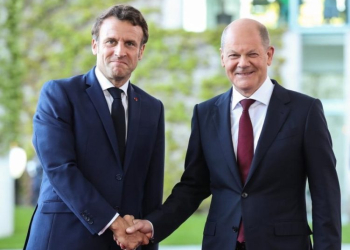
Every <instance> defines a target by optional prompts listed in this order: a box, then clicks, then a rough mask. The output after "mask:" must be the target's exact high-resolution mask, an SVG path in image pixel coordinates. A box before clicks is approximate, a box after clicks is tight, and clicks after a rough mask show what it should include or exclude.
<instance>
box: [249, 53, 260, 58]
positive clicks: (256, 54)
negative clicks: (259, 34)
mask: <svg viewBox="0 0 350 250" xmlns="http://www.w3.org/2000/svg"><path fill="white" fill-rule="evenodd" d="M249 56H250V57H253V58H254V57H258V56H259V54H258V53H250V54H249Z"/></svg>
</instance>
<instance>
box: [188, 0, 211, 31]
mask: <svg viewBox="0 0 350 250" xmlns="http://www.w3.org/2000/svg"><path fill="white" fill-rule="evenodd" d="M182 8H183V28H184V29H185V30H187V31H194V32H202V31H204V30H205V29H206V26H207V7H206V0H182Z"/></svg>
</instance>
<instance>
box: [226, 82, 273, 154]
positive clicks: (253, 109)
mask: <svg viewBox="0 0 350 250" xmlns="http://www.w3.org/2000/svg"><path fill="white" fill-rule="evenodd" d="M273 88H274V85H273V83H272V82H271V80H270V78H269V77H267V78H266V80H265V82H264V83H263V84H262V85H261V86H260V88H259V89H258V90H257V91H255V92H254V94H253V95H251V96H250V97H249V98H248V99H254V100H255V102H254V103H253V104H252V105H251V106H250V108H249V116H250V120H251V121H252V126H253V134H254V152H255V149H256V145H257V144H258V141H259V138H260V134H261V130H262V127H263V124H264V121H265V117H266V112H267V108H268V106H269V103H270V99H271V95H272V91H273ZM243 99H247V98H246V97H245V96H243V95H241V94H240V93H239V92H238V91H237V90H236V89H235V88H234V87H233V89H232V98H231V113H230V117H231V135H232V142H233V149H234V152H235V156H236V159H237V144H238V128H239V119H240V118H241V115H242V111H243V108H242V105H241V104H240V101H241V100H243Z"/></svg>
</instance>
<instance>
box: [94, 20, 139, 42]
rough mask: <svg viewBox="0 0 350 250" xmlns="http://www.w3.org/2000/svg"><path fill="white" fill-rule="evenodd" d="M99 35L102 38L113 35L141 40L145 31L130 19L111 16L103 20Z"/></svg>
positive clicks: (114, 36) (119, 37)
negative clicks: (124, 19)
mask: <svg viewBox="0 0 350 250" xmlns="http://www.w3.org/2000/svg"><path fill="white" fill-rule="evenodd" d="M99 35H100V38H101V39H105V38H110V37H113V38H118V39H121V38H122V39H128V40H135V41H139V42H141V39H142V37H143V31H142V28H141V27H140V26H134V25H132V24H131V23H130V22H128V21H122V20H119V19H117V18H115V17H113V16H111V17H108V18H106V19H105V20H104V21H103V22H102V24H101V27H100V33H99Z"/></svg>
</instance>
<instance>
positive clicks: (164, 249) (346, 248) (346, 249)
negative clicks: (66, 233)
mask: <svg viewBox="0 0 350 250" xmlns="http://www.w3.org/2000/svg"><path fill="white" fill-rule="evenodd" d="M341 249H342V250H350V244H346V245H343V246H342V248H341ZM2 250H15V249H2ZM17 250H20V249H17ZM159 250H201V247H200V246H176V247H172V246H160V247H159Z"/></svg>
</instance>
